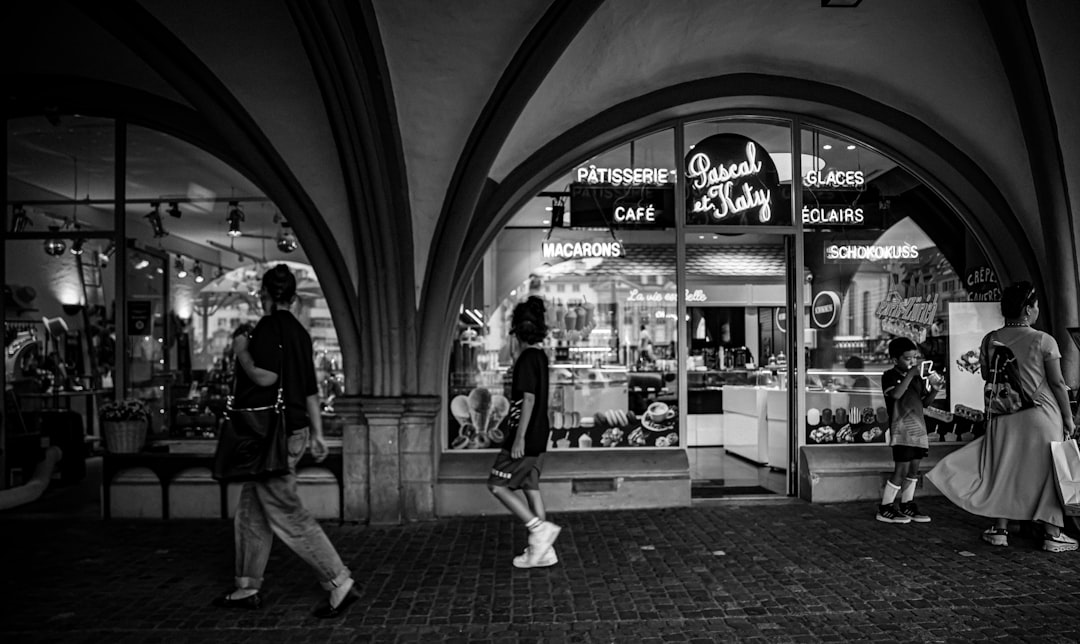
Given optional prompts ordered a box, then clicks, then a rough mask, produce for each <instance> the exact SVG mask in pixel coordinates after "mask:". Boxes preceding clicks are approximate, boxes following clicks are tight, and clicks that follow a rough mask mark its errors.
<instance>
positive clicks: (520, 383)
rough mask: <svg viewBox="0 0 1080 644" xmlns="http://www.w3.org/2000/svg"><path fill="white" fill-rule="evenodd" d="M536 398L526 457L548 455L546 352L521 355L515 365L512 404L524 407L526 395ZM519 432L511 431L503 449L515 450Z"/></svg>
mask: <svg viewBox="0 0 1080 644" xmlns="http://www.w3.org/2000/svg"><path fill="white" fill-rule="evenodd" d="M526 393H531V394H533V395H534V396H535V397H536V401H535V402H534V404H533V411H532V417H531V418H529V426H528V427H527V428H525V456H539V455H540V454H543V453H544V452H546V451H547V445H548V434H550V432H551V429H550V427H549V426H548V359H547V354H546V353H544V351H543V350H542V349H537V348H535V347H530V348H528V349H525V350H524V351H522V352H521V355H519V356H518V359H517V361H515V362H514V375H513V379H512V380H511V383H510V404H511V405H513V404H518V405H520V404H521V402H519V401H521V400H524V398H525V394H526ZM516 436H517V431H508V432H507V434H506V440H505V442H504V443H503V447H504V448H506V449H511V448H512V447H513V445H514V439H515V438H516Z"/></svg>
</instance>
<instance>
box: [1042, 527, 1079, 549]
mask: <svg viewBox="0 0 1080 644" xmlns="http://www.w3.org/2000/svg"><path fill="white" fill-rule="evenodd" d="M1077 545H1078V544H1077V542H1076V539H1073V538H1072V537H1070V536H1069V535H1067V534H1065V533H1064V532H1060V533H1058V535H1057V536H1056V537H1051V536H1050V535H1046V536H1045V537H1043V550H1045V551H1047V552H1069V551H1070V550H1076V548H1077Z"/></svg>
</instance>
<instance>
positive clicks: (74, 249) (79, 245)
mask: <svg viewBox="0 0 1080 644" xmlns="http://www.w3.org/2000/svg"><path fill="white" fill-rule="evenodd" d="M85 243H86V240H85V239H83V238H82V237H79V238H78V239H76V240H75V241H74V242H72V243H71V254H72V255H82V254H83V244H85Z"/></svg>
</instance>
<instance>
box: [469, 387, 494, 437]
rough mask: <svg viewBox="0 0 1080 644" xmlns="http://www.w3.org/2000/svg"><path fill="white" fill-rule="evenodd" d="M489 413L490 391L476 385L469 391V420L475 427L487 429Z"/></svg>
mask: <svg viewBox="0 0 1080 644" xmlns="http://www.w3.org/2000/svg"><path fill="white" fill-rule="evenodd" d="M490 414H491V392H490V391H488V390H487V389H483V388H481V387H477V388H476V389H473V390H472V391H470V392H469V421H470V422H472V424H473V426H474V427H476V428H477V429H483V430H484V431H486V430H487V426H488V417H489V416H490Z"/></svg>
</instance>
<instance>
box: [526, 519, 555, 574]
mask: <svg viewBox="0 0 1080 644" xmlns="http://www.w3.org/2000/svg"><path fill="white" fill-rule="evenodd" d="M560 531H562V528H560V527H559V526H557V525H555V524H554V523H552V522H551V521H542V522H541V523H540V525H539V526H537V528H536V530H530V531H529V552H528V556H527V557H526V558H527V559H528V560H529V563H530V564H531V565H533V566H537V565H539V562H540V561H541V560H542V559H543V558H544V556H546V555H547V551H548V550H551V546H552V544H554V543H555V539H557V538H558V537H559V532H560Z"/></svg>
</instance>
